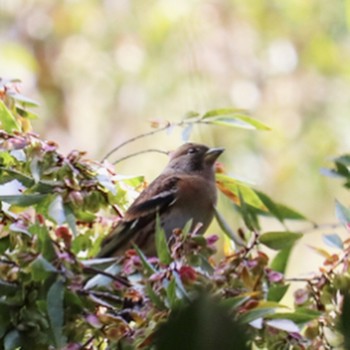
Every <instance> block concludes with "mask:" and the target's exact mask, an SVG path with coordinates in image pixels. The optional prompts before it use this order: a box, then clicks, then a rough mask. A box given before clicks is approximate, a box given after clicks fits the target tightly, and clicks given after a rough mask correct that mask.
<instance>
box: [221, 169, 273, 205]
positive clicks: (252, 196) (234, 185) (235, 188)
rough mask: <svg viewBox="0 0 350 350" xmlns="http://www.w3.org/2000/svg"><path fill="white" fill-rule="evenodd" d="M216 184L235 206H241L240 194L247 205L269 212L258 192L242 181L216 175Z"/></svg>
mask: <svg viewBox="0 0 350 350" xmlns="http://www.w3.org/2000/svg"><path fill="white" fill-rule="evenodd" d="M216 182H217V185H218V188H219V190H220V191H221V192H222V193H223V194H224V195H226V196H227V197H228V198H229V199H230V200H231V201H233V202H234V203H235V204H237V205H240V201H239V193H241V195H242V197H243V199H244V202H245V203H247V204H249V205H251V206H253V207H255V208H258V209H261V210H264V211H267V208H266V206H265V205H264V203H263V202H262V201H261V199H260V198H259V196H258V195H257V194H256V192H255V191H254V190H253V189H251V188H250V187H249V186H247V185H246V184H245V183H243V182H242V181H240V180H237V179H234V178H232V177H230V176H227V175H224V174H216Z"/></svg>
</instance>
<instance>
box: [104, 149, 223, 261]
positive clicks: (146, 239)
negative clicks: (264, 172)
mask: <svg viewBox="0 0 350 350" xmlns="http://www.w3.org/2000/svg"><path fill="white" fill-rule="evenodd" d="M223 151H224V149H223V148H208V147H207V146H204V145H200V144H195V143H186V144H184V145H182V146H181V147H179V148H178V149H177V150H176V151H175V152H174V153H172V154H171V156H170V160H169V163H168V165H167V166H166V167H165V169H164V170H163V172H162V173H161V174H160V175H159V176H158V177H157V178H156V179H155V180H154V181H153V182H152V183H151V184H150V185H149V186H148V187H147V188H146V189H145V190H144V191H143V192H141V194H140V195H139V197H138V198H137V199H136V200H135V201H134V203H133V204H132V205H131V206H130V208H129V209H128V210H127V212H126V213H125V216H124V218H123V219H122V220H120V221H119V222H118V224H117V226H116V227H115V228H114V229H113V231H112V232H111V233H110V234H109V235H108V236H107V237H106V238H105V239H104V241H103V242H102V247H101V250H100V252H99V254H98V257H109V256H117V255H120V254H122V253H123V252H124V251H125V250H127V249H130V248H132V243H134V244H136V245H137V246H138V247H139V248H140V249H141V250H142V251H143V252H144V253H145V254H146V255H148V256H154V255H155V254H156V250H155V225H156V224H155V223H156V215H157V213H158V215H159V218H160V224H161V226H162V227H163V228H164V230H165V233H166V236H167V238H169V237H170V236H171V234H172V232H173V230H174V229H176V228H179V229H181V228H183V227H184V226H185V224H186V223H187V222H188V221H189V220H191V219H192V220H193V221H192V228H193V227H194V226H195V225H196V224H198V223H201V224H202V227H201V229H200V231H199V232H200V233H204V232H205V230H206V229H207V228H208V226H209V224H210V222H211V221H212V219H213V216H214V206H215V204H216V197H217V194H216V185H215V171H214V163H215V161H216V159H217V158H218V157H219V156H220V154H221V153H222V152H223Z"/></svg>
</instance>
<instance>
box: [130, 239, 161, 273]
mask: <svg viewBox="0 0 350 350" xmlns="http://www.w3.org/2000/svg"><path fill="white" fill-rule="evenodd" d="M133 247H134V249H135V250H136V252H137V255H138V256H139V257H140V259H141V263H142V266H143V268H144V269H145V270H146V275H147V276H150V275H152V274H154V273H156V272H157V270H156V269H155V267H154V266H153V265H152V264H151V263H150V262H149V261H148V259H147V258H146V256H145V254H143V252H142V250H141V249H140V248H139V247H138V246H137V245H135V244H134V245H133Z"/></svg>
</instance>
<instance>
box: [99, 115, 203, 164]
mask: <svg viewBox="0 0 350 350" xmlns="http://www.w3.org/2000/svg"><path fill="white" fill-rule="evenodd" d="M189 124H209V123H208V122H204V121H203V120H202V118H201V117H193V118H187V119H183V120H181V121H179V122H177V123H170V122H167V123H166V125H165V126H163V127H160V128H158V129H155V130H152V131H149V132H146V133H143V134H141V135H137V136H135V137H132V138H131V139H128V140H126V141H124V142H122V143H121V144H119V145H118V146H116V147H114V148H112V149H111V150H110V151H109V152H108V153H107V154H106V155H105V156H104V157H103V158H102V161H104V160H106V159H107V158H109V157H110V156H111V155H112V154H113V153H115V152H117V151H119V150H120V149H121V148H122V147H124V146H125V145H128V144H129V143H131V142H134V141H137V140H139V139H142V138H144V137H147V136H151V135H154V134H158V133H160V132H162V131H165V130H168V129H170V128H172V127H181V126H184V125H189Z"/></svg>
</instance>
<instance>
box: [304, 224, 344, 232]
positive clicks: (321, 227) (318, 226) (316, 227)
mask: <svg viewBox="0 0 350 350" xmlns="http://www.w3.org/2000/svg"><path fill="white" fill-rule="evenodd" d="M342 226H343V224H341V223H337V222H335V223H329V224H316V223H313V224H312V227H308V228H305V229H303V230H298V232H300V233H304V234H305V233H310V232H313V231H319V230H334V229H337V228H340V227H342Z"/></svg>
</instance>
